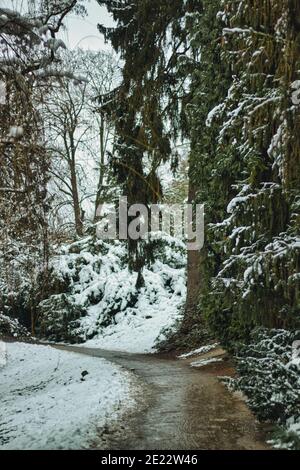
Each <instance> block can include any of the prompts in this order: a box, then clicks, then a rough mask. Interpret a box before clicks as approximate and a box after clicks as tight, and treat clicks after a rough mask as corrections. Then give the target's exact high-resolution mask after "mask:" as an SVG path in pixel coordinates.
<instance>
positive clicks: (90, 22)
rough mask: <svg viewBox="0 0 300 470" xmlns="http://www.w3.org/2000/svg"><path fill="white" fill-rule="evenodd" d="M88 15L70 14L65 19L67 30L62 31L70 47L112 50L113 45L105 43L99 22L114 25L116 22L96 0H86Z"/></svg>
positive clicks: (63, 37)
mask: <svg viewBox="0 0 300 470" xmlns="http://www.w3.org/2000/svg"><path fill="white" fill-rule="evenodd" d="M85 6H86V9H87V11H88V16H86V17H85V18H80V17H78V16H76V15H74V14H73V15H72V14H71V15H69V16H68V18H67V20H66V21H65V25H66V27H67V31H65V32H63V31H62V32H61V38H62V39H63V40H64V42H65V44H66V46H67V47H68V48H69V49H74V48H75V47H77V46H78V47H80V48H82V49H92V50H99V49H102V50H103V49H105V50H108V49H109V50H110V49H111V46H110V45H109V44H105V43H104V39H103V36H102V34H100V33H99V31H98V29H97V24H99V23H101V24H104V25H105V26H113V24H114V22H113V19H112V17H111V16H110V15H109V13H108V12H107V10H106V8H105V7H101V6H100V5H99V4H98V3H97V1H96V0H90V1H88V2H86V5H85Z"/></svg>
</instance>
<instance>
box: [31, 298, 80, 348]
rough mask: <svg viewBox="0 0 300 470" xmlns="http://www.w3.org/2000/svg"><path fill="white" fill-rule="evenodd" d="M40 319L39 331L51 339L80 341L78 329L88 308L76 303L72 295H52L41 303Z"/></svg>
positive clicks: (71, 341)
mask: <svg viewBox="0 0 300 470" xmlns="http://www.w3.org/2000/svg"><path fill="white" fill-rule="evenodd" d="M39 315H40V321H39V326H38V329H37V332H38V334H39V335H41V336H43V335H45V336H47V338H48V339H49V340H50V341H68V342H70V343H77V342H80V335H79V334H78V332H77V329H78V328H79V327H80V319H81V318H82V317H83V316H84V315H86V310H85V309H84V308H83V307H81V306H80V305H76V303H75V301H74V298H73V297H72V296H67V295H66V294H58V295H52V296H51V297H50V298H49V299H46V300H43V301H42V302H40V304H39Z"/></svg>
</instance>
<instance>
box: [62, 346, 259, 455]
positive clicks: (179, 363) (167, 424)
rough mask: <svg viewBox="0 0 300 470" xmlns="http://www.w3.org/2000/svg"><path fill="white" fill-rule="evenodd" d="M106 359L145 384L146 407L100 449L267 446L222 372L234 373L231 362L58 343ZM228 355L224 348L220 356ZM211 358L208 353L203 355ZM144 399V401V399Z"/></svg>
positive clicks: (106, 434)
mask: <svg viewBox="0 0 300 470" xmlns="http://www.w3.org/2000/svg"><path fill="white" fill-rule="evenodd" d="M58 347H59V348H62V349H65V350H69V351H73V352H76V353H80V354H87V355H90V356H96V357H102V358H105V359H108V360H109V361H111V362H113V363H115V364H118V365H119V366H121V367H123V368H125V369H127V370H129V371H131V372H132V373H133V374H135V376H136V377H137V378H138V380H139V382H142V384H144V386H143V388H142V389H143V390H144V392H143V393H142V394H143V397H140V406H137V410H136V411H135V412H134V413H131V414H130V415H128V416H126V417H124V419H123V420H122V422H121V423H118V425H117V426H115V427H114V428H113V429H110V430H104V431H103V432H102V434H101V433H100V436H99V441H100V443H98V445H97V444H96V445H95V447H99V448H103V446H104V447H105V448H107V449H110V450H139V449H142V450H174V449H177V450H204V449H206V450H216V449H222V450H260V449H261V450H265V449H268V446H267V444H266V443H265V442H266V439H267V435H266V432H265V430H264V429H263V427H262V425H260V424H259V423H258V422H257V421H256V419H255V418H254V416H253V414H252V413H251V412H250V410H249V409H248V407H247V406H246V404H245V402H244V400H243V399H242V398H241V397H240V396H239V395H235V394H232V393H230V392H229V391H228V390H227V389H226V388H225V387H224V385H223V384H222V383H221V382H220V381H219V379H218V376H224V375H232V374H233V373H234V370H233V368H232V366H231V365H230V362H228V361H226V360H225V361H223V362H216V363H213V364H209V365H207V366H205V367H201V368H193V367H191V366H190V363H191V361H192V360H193V361H195V359H199V357H198V358H195V357H193V359H192V360H191V359H184V360H178V359H176V358H173V357H166V356H164V355H140V354H128V353H123V352H114V351H104V350H100V349H89V348H82V347H78V346H74V347H72V346H58ZM216 354H219V355H220V356H222V355H223V351H217V352H214V355H216ZM206 357H211V354H206V355H202V356H201V359H203V358H206ZM138 401H139V400H138Z"/></svg>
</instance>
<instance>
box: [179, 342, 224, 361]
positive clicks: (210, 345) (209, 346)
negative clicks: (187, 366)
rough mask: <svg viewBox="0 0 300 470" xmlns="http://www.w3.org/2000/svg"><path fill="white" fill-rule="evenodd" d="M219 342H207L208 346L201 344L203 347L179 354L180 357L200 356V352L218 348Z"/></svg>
mask: <svg viewBox="0 0 300 470" xmlns="http://www.w3.org/2000/svg"><path fill="white" fill-rule="evenodd" d="M219 344H220V343H214V344H207V345H206V346H201V348H199V349H194V350H193V351H191V352H188V353H185V354H181V355H180V356H178V359H187V358H188V357H192V356H198V355H199V354H205V353H208V352H209V351H212V350H213V349H216V348H217V347H218V346H219Z"/></svg>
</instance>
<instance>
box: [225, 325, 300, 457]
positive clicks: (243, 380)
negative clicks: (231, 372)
mask: <svg viewBox="0 0 300 470" xmlns="http://www.w3.org/2000/svg"><path fill="white" fill-rule="evenodd" d="M299 339H300V332H299V331H298V332H290V331H286V330H276V329H272V330H267V329H264V328H258V329H256V330H254V331H253V333H252V337H251V343H250V344H248V345H244V346H242V347H241V348H240V349H239V351H238V353H237V368H238V374H239V376H238V378H237V379H234V380H233V381H232V382H231V385H233V387H234V388H235V389H238V390H241V391H243V392H244V393H245V395H246V396H247V397H248V401H249V405H250V407H251V408H252V409H253V411H254V412H255V413H256V414H257V415H258V417H259V418H260V419H262V420H271V421H272V422H275V423H278V424H279V426H280V427H279V431H278V433H276V435H275V437H274V441H273V444H274V445H276V446H278V447H288V448H294V449H296V448H297V449H300V446H299V444H300V351H299V349H297V343H296V342H295V341H297V340H299ZM298 344H299V343H298Z"/></svg>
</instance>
